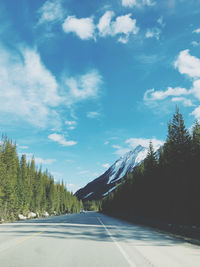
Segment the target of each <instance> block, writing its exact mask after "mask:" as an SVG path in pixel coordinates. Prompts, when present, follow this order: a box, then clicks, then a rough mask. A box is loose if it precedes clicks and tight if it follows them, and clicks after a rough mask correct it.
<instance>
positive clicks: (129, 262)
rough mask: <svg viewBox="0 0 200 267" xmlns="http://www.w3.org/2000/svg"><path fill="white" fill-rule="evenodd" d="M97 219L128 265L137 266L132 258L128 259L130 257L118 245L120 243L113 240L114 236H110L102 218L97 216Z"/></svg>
mask: <svg viewBox="0 0 200 267" xmlns="http://www.w3.org/2000/svg"><path fill="white" fill-rule="evenodd" d="M97 219H98V220H99V222H100V223H101V224H102V225H103V227H104V228H105V230H106V232H107V233H108V235H109V237H110V238H111V239H112V241H113V243H115V245H116V246H117V248H118V249H119V251H120V252H121V254H122V255H123V256H124V258H125V259H126V261H127V263H128V264H129V266H131V267H137V266H136V265H135V264H134V263H133V262H132V260H131V259H130V257H129V256H128V254H127V253H126V252H125V251H124V249H123V248H122V247H121V246H120V244H119V243H118V242H117V241H116V240H115V238H114V237H113V236H112V234H111V232H110V231H109V230H108V228H107V227H106V226H105V224H104V223H103V222H102V220H101V219H100V218H99V217H97Z"/></svg>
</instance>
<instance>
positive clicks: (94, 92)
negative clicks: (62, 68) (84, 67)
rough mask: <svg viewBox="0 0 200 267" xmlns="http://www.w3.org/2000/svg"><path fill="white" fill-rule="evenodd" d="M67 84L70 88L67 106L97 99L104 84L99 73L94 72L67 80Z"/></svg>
mask: <svg viewBox="0 0 200 267" xmlns="http://www.w3.org/2000/svg"><path fill="white" fill-rule="evenodd" d="M65 84H66V85H67V86H68V88H69V91H68V93H67V99H66V104H67V105H72V104H74V103H76V102H79V101H81V100H86V99H89V98H97V97H98V96H99V92H100V85H101V84H102V77H101V75H100V74H99V73H98V71H96V70H92V71H90V72H88V73H87V74H84V75H82V76H79V77H76V78H69V79H66V80H65Z"/></svg>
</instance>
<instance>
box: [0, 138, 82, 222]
mask: <svg viewBox="0 0 200 267" xmlns="http://www.w3.org/2000/svg"><path fill="white" fill-rule="evenodd" d="M81 208H82V202H80V201H78V200H77V198H76V197H75V196H74V195H73V194H72V193H70V192H68V191H67V189H66V188H65V186H64V184H63V183H62V184H61V185H60V184H58V183H56V184H55V183H54V179H53V177H52V176H51V175H50V174H49V173H48V171H46V172H44V173H43V172H42V170H41V169H39V170H37V168H36V167H35V161H34V158H33V159H32V161H31V163H27V160H26V156H25V155H22V157H21V160H20V161H19V158H18V156H17V152H16V145H15V144H12V142H11V141H10V140H7V138H6V137H4V138H3V140H2V142H1V143H0V218H3V219H4V220H5V221H8V220H14V219H17V218H18V214H20V213H22V214H23V215H27V214H28V212H30V211H32V212H35V213H37V214H40V215H41V214H42V213H44V211H47V212H48V213H49V214H62V213H66V212H67V213H73V212H79V211H80V209H81Z"/></svg>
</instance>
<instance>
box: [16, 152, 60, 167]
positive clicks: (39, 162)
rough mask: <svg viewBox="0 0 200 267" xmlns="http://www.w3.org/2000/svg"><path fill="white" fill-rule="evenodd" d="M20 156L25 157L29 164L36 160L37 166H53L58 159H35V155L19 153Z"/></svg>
mask: <svg viewBox="0 0 200 267" xmlns="http://www.w3.org/2000/svg"><path fill="white" fill-rule="evenodd" d="M18 154H19V155H20V156H22V155H25V156H26V160H27V161H28V162H31V160H32V159H34V161H35V164H38V165H39V164H40V165H41V164H45V165H49V164H52V163H54V162H56V159H43V158H39V157H34V154H33V153H18Z"/></svg>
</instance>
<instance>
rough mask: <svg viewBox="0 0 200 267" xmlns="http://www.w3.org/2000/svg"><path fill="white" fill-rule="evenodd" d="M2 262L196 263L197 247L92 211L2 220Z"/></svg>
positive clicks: (154, 266) (32, 265) (47, 266)
mask: <svg viewBox="0 0 200 267" xmlns="http://www.w3.org/2000/svg"><path fill="white" fill-rule="evenodd" d="M0 266H1V267H71V266H73V267H100V266H101V267H112V266H114V267H123V266H124V267H126V266H132V267H197V266H198V267H199V266H200V247H199V246H195V245H191V244H189V243H186V242H184V241H181V240H179V239H176V238H174V237H172V236H169V235H167V234H163V233H160V232H157V231H154V230H152V229H150V228H148V227H143V226H137V225H133V224H130V223H127V222H124V221H120V220H117V219H114V218H111V217H108V216H105V215H102V214H99V213H96V212H87V213H84V214H73V215H64V216H57V217H51V218H48V219H37V220H31V221H26V222H18V223H9V224H2V225H0Z"/></svg>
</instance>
